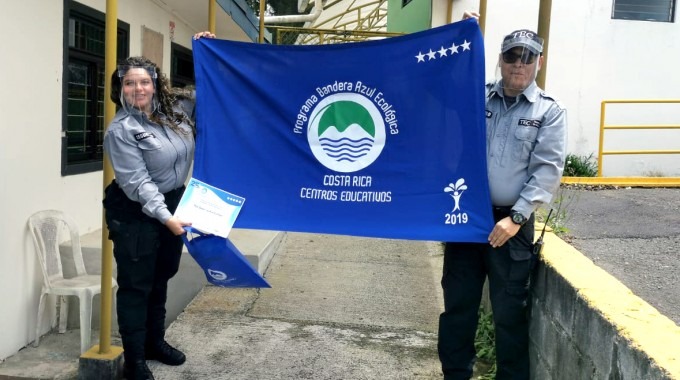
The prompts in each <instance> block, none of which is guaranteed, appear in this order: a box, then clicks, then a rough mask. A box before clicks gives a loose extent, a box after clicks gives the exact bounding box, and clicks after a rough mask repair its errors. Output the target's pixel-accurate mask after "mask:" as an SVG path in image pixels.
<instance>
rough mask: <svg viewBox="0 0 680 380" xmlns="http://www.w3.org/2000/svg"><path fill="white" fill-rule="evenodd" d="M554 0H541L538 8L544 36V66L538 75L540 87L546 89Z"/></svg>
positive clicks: (539, 30)
mask: <svg viewBox="0 0 680 380" xmlns="http://www.w3.org/2000/svg"><path fill="white" fill-rule="evenodd" d="M551 14H552V0H541V5H540V6H539V8H538V35H539V36H541V37H542V38H543V66H542V67H541V71H539V72H538V75H537V76H536V83H537V84H538V87H540V88H542V89H544V90H545V78H546V73H547V72H548V47H549V46H550V16H551Z"/></svg>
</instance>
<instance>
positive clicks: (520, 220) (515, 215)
mask: <svg viewBox="0 0 680 380" xmlns="http://www.w3.org/2000/svg"><path fill="white" fill-rule="evenodd" d="M510 219H512V222H513V223H515V224H519V225H520V226H523V225H524V223H526V222H527V218H525V217H524V215H522V214H521V213H520V212H517V211H515V210H510Z"/></svg>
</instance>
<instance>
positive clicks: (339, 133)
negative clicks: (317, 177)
mask: <svg viewBox="0 0 680 380" xmlns="http://www.w3.org/2000/svg"><path fill="white" fill-rule="evenodd" d="M309 119H310V121H309V128H307V141H308V142H309V147H310V148H311V150H312V153H313V154H314V157H316V159H317V160H318V161H319V162H320V163H321V164H322V165H323V166H325V167H327V168H328V169H331V170H334V171H336V172H341V173H351V172H356V171H359V170H361V169H363V168H365V167H367V166H369V165H370V164H372V163H373V162H374V161H375V160H376V159H377V158H378V156H380V153H381V152H382V150H383V148H384V147H385V122H384V121H383V119H382V115H381V114H380V110H378V108H377V107H376V106H375V104H373V102H371V100H370V99H368V98H366V97H365V96H363V95H360V94H355V93H350V92H344V93H337V94H333V95H330V96H328V97H327V98H325V99H324V100H322V101H321V102H319V104H318V105H317V106H316V107H315V108H314V110H313V111H312V113H311V114H310V117H309Z"/></svg>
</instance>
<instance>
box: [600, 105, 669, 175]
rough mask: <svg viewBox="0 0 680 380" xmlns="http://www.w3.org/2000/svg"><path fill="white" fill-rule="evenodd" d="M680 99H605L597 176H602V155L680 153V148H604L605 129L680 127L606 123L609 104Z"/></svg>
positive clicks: (601, 107)
mask: <svg viewBox="0 0 680 380" xmlns="http://www.w3.org/2000/svg"><path fill="white" fill-rule="evenodd" d="M679 103H680V99H665V100H664V99H648V100H603V101H602V104H601V106H600V143H599V148H598V153H597V176H598V177H602V156H604V155H627V154H680V150H614V151H605V150H604V131H605V130H608V129H621V130H653V129H680V124H679V125H675V124H670V125H654V124H650V125H644V124H641V125H605V115H606V112H605V111H606V106H607V104H679Z"/></svg>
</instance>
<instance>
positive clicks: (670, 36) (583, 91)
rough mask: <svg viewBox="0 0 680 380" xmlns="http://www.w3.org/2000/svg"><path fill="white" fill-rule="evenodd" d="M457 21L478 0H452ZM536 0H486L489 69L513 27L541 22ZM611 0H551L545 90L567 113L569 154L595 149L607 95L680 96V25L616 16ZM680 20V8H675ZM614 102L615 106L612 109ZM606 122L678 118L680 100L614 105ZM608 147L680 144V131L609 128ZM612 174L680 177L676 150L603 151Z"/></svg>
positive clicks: (439, 17)
mask: <svg viewBox="0 0 680 380" xmlns="http://www.w3.org/2000/svg"><path fill="white" fill-rule="evenodd" d="M447 2H448V0H446V1H440V0H433V10H434V11H433V24H434V25H442V24H443V23H444V22H445V21H446V17H445V16H446V15H445V13H446V4H447ZM453 4H454V11H453V18H452V19H453V20H454V21H457V20H460V19H461V16H462V13H463V11H464V10H477V7H478V6H479V1H477V0H461V1H454V3H453ZM538 6H539V1H538V0H532V1H528V0H522V1H512V2H509V1H507V0H505V1H504V0H488V1H487V10H488V12H487V19H486V30H485V42H486V44H485V48H486V56H487V62H486V67H487V73H489V74H490V75H491V76H493V75H494V71H495V70H494V67H495V63H496V61H497V58H496V57H497V56H498V52H499V48H500V44H501V41H502V38H503V36H504V35H505V34H507V33H509V32H510V31H512V30H515V29H522V28H529V29H533V30H536V29H537V28H538ZM611 8H612V2H611V1H601V0H553V1H552V17H551V23H552V26H551V30H550V50H549V57H548V58H549V61H548V68H547V70H548V71H547V78H546V87H547V88H546V90H547V91H548V92H549V93H551V94H552V95H554V96H556V97H558V98H559V99H560V100H561V101H562V102H563V103H564V104H565V106H566V107H567V109H568V115H569V149H568V152H569V153H574V154H579V155H587V154H590V153H594V154H595V155H596V154H597V151H598V144H599V122H600V103H601V102H602V100H608V99H680V95H678V90H677V89H678V86H679V85H680V76H679V75H677V62H678V61H680V25H679V24H678V21H676V22H675V23H662V22H647V21H625V20H612V19H611V10H612V9H611ZM676 17H678V20H679V21H680V15H677V12H676ZM610 107H611V108H610ZM606 123H607V124H609V125H612V124H629V125H640V124H675V125H680V105H676V106H673V105H665V106H654V107H651V106H643V105H634V106H633V105H625V106H608V108H607V119H606ZM604 143H605V146H604V149H605V150H610V151H611V150H680V130H675V131H668V130H666V131H663V130H661V131H659V130H656V131H644V132H636V131H625V132H622V131H607V132H606V133H605V138H604ZM603 170H604V174H605V175H606V176H618V175H626V176H633V175H649V174H651V173H653V172H654V173H662V174H663V175H665V176H680V157H679V156H678V155H624V156H605V157H604V160H603Z"/></svg>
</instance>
